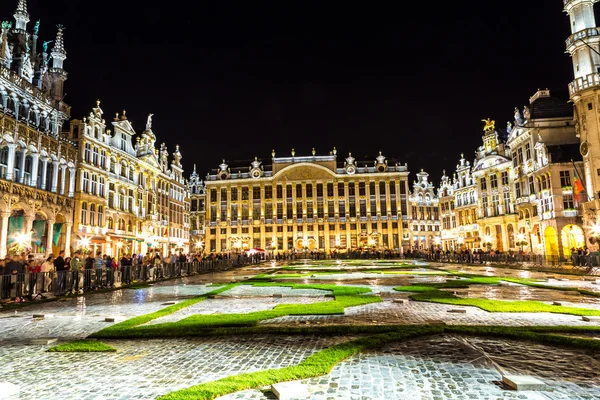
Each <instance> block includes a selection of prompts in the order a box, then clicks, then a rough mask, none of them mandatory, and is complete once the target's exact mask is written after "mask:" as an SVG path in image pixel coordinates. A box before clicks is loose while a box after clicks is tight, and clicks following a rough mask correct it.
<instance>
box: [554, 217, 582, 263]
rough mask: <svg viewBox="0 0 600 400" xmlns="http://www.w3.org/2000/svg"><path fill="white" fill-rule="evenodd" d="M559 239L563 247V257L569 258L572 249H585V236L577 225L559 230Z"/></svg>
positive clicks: (566, 226)
mask: <svg viewBox="0 0 600 400" xmlns="http://www.w3.org/2000/svg"><path fill="white" fill-rule="evenodd" d="M560 236H561V237H560V238H561V240H562V245H563V256H564V257H565V258H569V257H571V253H572V249H575V250H577V249H580V248H581V249H582V248H583V247H585V236H584V235H583V229H581V227H579V226H577V225H565V226H564V228H562V230H561V234H560Z"/></svg>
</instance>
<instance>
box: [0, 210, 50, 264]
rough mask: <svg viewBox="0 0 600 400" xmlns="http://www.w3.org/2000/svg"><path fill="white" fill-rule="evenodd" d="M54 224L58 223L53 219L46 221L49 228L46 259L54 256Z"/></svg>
mask: <svg viewBox="0 0 600 400" xmlns="http://www.w3.org/2000/svg"><path fill="white" fill-rule="evenodd" d="M54 222H56V221H55V220H53V219H49V220H47V221H46V225H47V226H48V237H47V241H46V257H48V256H49V255H51V254H53V252H52V236H53V232H54ZM7 229H8V228H7Z"/></svg>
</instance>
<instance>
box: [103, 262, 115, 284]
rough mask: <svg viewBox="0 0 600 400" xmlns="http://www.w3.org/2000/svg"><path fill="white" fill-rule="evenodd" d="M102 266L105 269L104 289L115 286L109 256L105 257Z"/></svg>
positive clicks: (113, 272)
mask: <svg viewBox="0 0 600 400" xmlns="http://www.w3.org/2000/svg"><path fill="white" fill-rule="evenodd" d="M104 266H105V267H106V287H107V288H112V287H113V286H114V284H115V270H114V268H113V259H112V258H111V257H110V256H106V259H105V260H104Z"/></svg>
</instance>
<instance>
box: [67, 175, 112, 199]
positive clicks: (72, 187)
mask: <svg viewBox="0 0 600 400" xmlns="http://www.w3.org/2000/svg"><path fill="white" fill-rule="evenodd" d="M74 195H75V168H69V194H68V196H69V197H73V196H74ZM100 196H102V197H104V193H100Z"/></svg>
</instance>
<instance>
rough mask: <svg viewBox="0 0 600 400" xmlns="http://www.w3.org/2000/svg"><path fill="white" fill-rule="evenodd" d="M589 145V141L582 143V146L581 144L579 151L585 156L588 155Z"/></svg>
mask: <svg viewBox="0 0 600 400" xmlns="http://www.w3.org/2000/svg"><path fill="white" fill-rule="evenodd" d="M589 147H590V146H589V144H588V142H587V141H586V142H583V143H581V146H579V152H580V153H581V155H582V156H584V157H585V156H587V155H588V151H589Z"/></svg>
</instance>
